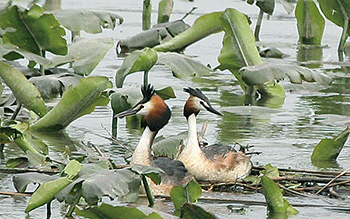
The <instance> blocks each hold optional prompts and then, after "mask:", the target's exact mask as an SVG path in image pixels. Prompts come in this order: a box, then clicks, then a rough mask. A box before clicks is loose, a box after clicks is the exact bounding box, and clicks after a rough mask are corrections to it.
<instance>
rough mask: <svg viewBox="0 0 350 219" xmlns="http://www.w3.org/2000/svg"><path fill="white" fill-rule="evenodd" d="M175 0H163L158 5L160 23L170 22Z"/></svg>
mask: <svg viewBox="0 0 350 219" xmlns="http://www.w3.org/2000/svg"><path fill="white" fill-rule="evenodd" d="M173 7H174V0H162V1H160V2H159V6H158V24H160V23H165V22H168V21H169V19H170V15H171V12H172V11H173Z"/></svg>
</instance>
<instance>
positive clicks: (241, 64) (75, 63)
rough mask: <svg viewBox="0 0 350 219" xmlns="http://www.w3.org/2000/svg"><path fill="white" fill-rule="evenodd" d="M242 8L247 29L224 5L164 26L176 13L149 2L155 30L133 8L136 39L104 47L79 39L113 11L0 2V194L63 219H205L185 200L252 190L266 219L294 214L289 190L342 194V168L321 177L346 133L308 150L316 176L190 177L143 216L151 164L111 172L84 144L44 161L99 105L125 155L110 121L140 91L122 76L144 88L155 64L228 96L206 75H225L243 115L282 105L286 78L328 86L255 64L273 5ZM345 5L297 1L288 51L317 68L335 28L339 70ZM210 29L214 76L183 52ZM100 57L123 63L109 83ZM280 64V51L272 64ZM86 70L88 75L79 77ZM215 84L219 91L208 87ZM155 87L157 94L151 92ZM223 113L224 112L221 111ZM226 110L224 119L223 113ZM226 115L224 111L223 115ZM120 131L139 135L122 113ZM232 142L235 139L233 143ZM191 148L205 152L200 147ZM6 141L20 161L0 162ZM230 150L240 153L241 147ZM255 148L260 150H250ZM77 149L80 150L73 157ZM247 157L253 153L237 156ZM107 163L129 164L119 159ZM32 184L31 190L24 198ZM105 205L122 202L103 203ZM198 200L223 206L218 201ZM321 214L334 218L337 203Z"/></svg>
mask: <svg viewBox="0 0 350 219" xmlns="http://www.w3.org/2000/svg"><path fill="white" fill-rule="evenodd" d="M246 2H247V3H249V4H253V3H255V4H256V6H258V7H259V10H260V13H259V15H258V20H257V23H256V26H255V32H254V33H253V31H252V28H251V19H250V18H249V17H248V16H247V15H245V14H244V13H242V12H241V11H239V10H237V9H235V8H232V7H234V6H232V5H229V6H227V8H226V9H225V10H222V11H216V12H209V13H206V14H203V15H202V14H201V15H200V16H198V18H197V19H196V20H195V21H194V22H193V24H192V25H190V24H188V23H187V22H185V19H186V17H188V16H189V15H191V14H192V13H193V12H194V11H195V10H196V9H195V8H192V10H190V12H188V13H187V14H185V15H184V16H183V17H182V18H181V19H179V20H174V21H172V19H171V14H172V12H173V8H175V7H176V5H175V4H174V1H173V0H161V1H159V5H158V8H157V14H158V18H157V22H158V23H157V24H156V25H154V26H153V27H151V23H152V18H151V15H152V3H153V2H152V1H150V0H144V1H143V2H142V4H143V11H142V28H141V27H140V30H141V29H142V30H144V31H142V32H141V33H139V34H134V33H133V34H130V36H129V37H128V38H126V39H122V40H120V41H119V42H114V39H112V38H100V37H99V38H97V37H90V34H97V33H102V32H104V31H105V29H111V31H113V30H114V29H115V28H117V24H120V25H122V23H123V22H124V19H123V18H122V17H121V16H120V15H118V14H116V13H114V12H109V11H96V10H75V9H74V10H73V9H62V8H61V1H59V0H58V1H55V0H47V1H45V3H44V4H40V2H39V3H38V2H36V1H34V2H32V1H30V2H29V3H28V5H26V6H25V7H24V6H21V5H19V4H16V3H12V2H8V3H7V4H4V5H2V4H0V6H1V8H0V56H1V60H0V77H1V86H0V88H1V92H2V99H1V104H0V107H1V128H0V155H1V159H2V160H4V161H6V167H5V165H4V166H3V164H5V162H2V163H1V164H2V167H1V168H0V172H5V173H14V174H13V178H12V180H13V185H14V187H15V189H16V190H17V192H14V191H12V192H3V191H0V194H4V195H28V194H29V195H30V196H31V197H30V199H29V201H28V204H27V206H26V209H25V212H26V213H29V212H31V211H35V209H37V208H39V207H41V206H43V205H46V206H47V217H50V215H51V206H52V205H53V204H52V203H54V202H53V200H58V201H60V202H65V204H66V206H67V209H66V216H67V217H72V216H74V215H77V216H83V217H86V218H114V217H115V215H120V217H121V218H171V217H175V216H177V217H181V218H215V214H213V213H211V212H209V211H206V210H204V208H202V207H200V206H199V205H198V204H196V203H197V202H198V201H200V200H206V197H202V195H203V194H202V191H203V189H204V190H207V191H228V192H232V191H234V192H237V191H244V192H247V193H256V192H261V193H263V194H264V197H265V200H266V202H264V203H260V204H265V203H266V204H267V208H266V209H267V212H268V216H269V217H276V218H285V217H288V215H295V214H298V210H296V208H297V207H301V206H300V205H299V206H294V207H293V206H292V205H293V203H292V204H290V203H289V202H288V201H287V200H286V199H285V198H284V197H283V195H287V194H288V195H289V194H292V195H296V196H303V197H307V198H310V199H311V198H314V197H315V196H316V197H319V196H317V195H328V196H332V197H336V198H339V197H341V195H339V194H338V193H337V192H336V191H335V188H337V186H343V187H340V188H341V189H342V188H345V189H348V188H349V185H350V184H349V176H350V174H349V173H348V170H349V168H348V169H346V170H344V171H341V172H339V171H328V169H327V168H328V166H327V164H328V163H329V162H335V161H336V159H337V157H338V155H339V154H340V152H341V150H342V149H343V148H344V145H345V143H346V141H347V139H348V135H349V127H346V128H345V130H344V131H342V132H341V133H340V134H338V135H337V136H335V137H334V138H332V139H328V138H325V139H322V140H321V141H320V142H319V143H318V144H317V145H316V146H315V147H314V150H313V153H312V155H310V159H311V162H312V164H313V165H314V166H315V167H318V168H321V170H320V171H315V170H305V169H295V168H294V167H290V168H289V169H286V168H277V167H274V166H273V165H271V164H263V165H261V164H260V165H258V166H255V167H254V168H253V171H252V173H251V175H250V176H248V177H246V178H244V179H239V180H237V181H235V182H214V181H198V182H197V181H195V180H192V181H190V182H189V183H188V184H187V185H185V186H183V187H181V186H176V187H174V188H173V189H172V191H171V193H170V194H169V196H164V197H162V198H165V199H171V200H172V202H173V205H172V206H173V208H172V209H173V210H174V211H173V212H172V211H167V212H162V211H157V210H155V209H153V208H152V207H154V206H155V200H154V197H153V196H152V194H151V193H150V189H149V185H148V182H150V180H152V182H153V183H155V184H159V183H160V182H161V171H162V170H160V169H158V168H156V167H150V166H142V165H133V166H128V165H124V164H123V165H122V164H120V163H118V161H116V160H115V159H113V158H111V157H112V156H110V155H108V156H106V155H105V154H104V153H103V152H102V151H101V149H100V148H99V147H97V146H95V145H94V143H95V142H92V143H90V142H89V143H88V144H85V143H79V147H80V146H81V148H79V149H77V148H74V147H76V145H75V143H71V145H67V144H65V145H62V144H56V143H53V145H55V146H56V147H57V148H60V149H55V150H57V151H59V152H62V154H60V155H59V156H60V158H59V159H58V158H57V156H53V154H54V153H53V150H54V149H53V148H51V147H49V145H52V144H51V143H50V142H51V141H53V138H66V136H65V132H64V130H65V129H66V128H67V127H68V126H69V125H70V124H72V123H73V122H74V121H76V120H78V119H79V118H81V117H82V116H85V115H87V114H90V113H92V112H93V111H94V110H95V109H96V108H98V107H104V106H107V105H108V104H109V103H110V105H111V108H112V110H113V115H110V117H111V119H112V118H113V124H112V134H111V136H110V137H108V138H107V139H108V140H110V141H111V142H112V143H113V144H119V145H122V147H123V148H124V149H125V150H130V148H127V146H125V144H124V143H122V142H121V141H120V140H118V139H117V138H116V136H117V131H116V130H117V122H118V121H117V118H114V115H116V114H118V113H120V112H122V111H124V110H126V109H129V108H131V107H132V106H134V105H135V103H137V102H138V101H139V100H140V98H141V94H140V93H139V86H137V87H135V86H128V85H129V84H128V82H127V80H128V79H129V78H130V77H132V76H131V75H132V74H134V73H137V72H142V73H143V77H142V80H140V81H135V83H134V84H138V85H142V84H144V85H147V84H149V81H150V74H153V72H152V71H153V70H154V69H155V68H157V67H159V66H165V67H166V68H164V69H170V71H171V72H172V75H170V77H174V78H177V79H179V80H187V79H189V78H191V79H192V78H193V81H195V80H196V78H197V79H203V80H209V81H210V80H213V81H214V80H219V81H220V82H219V84H222V85H223V86H226V87H229V89H237V88H233V87H232V86H231V85H232V83H229V82H227V81H223V80H222V79H216V78H214V79H213V78H211V76H212V75H214V74H215V73H216V72H221V71H227V72H230V73H231V74H232V75H233V76H234V80H235V82H234V83H235V85H237V87H239V88H238V89H237V90H239V91H237V92H238V93H240V95H242V99H243V101H242V105H244V106H250V107H251V108H249V110H251V109H256V108H254V107H257V105H258V103H259V102H260V103H261V102H262V101H264V103H269V102H270V103H271V102H274V101H276V99H275V98H276V97H277V98H278V99H279V100H278V101H279V102H282V103H283V102H284V99H285V97H286V93H285V88H284V87H283V85H282V84H281V83H280V82H282V81H284V80H285V79H288V81H289V82H290V83H292V84H301V83H303V82H307V83H310V84H312V85H313V86H316V87H322V88H327V87H328V86H330V84H331V83H332V80H333V79H334V76H333V75H332V74H329V73H328V72H325V71H320V70H319V69H311V68H308V67H305V66H300V65H297V64H295V63H291V62H287V61H284V60H279V61H276V60H274V59H265V58H262V57H261V54H262V53H261V52H260V53H259V48H258V47H257V44H256V42H257V41H259V40H260V37H259V33H260V30H261V26H262V22H261V21H262V19H263V13H267V14H268V15H269V16H273V13H274V9H275V4H276V2H275V0H264V1H252V0H248V1H246ZM282 3H283V6H284V7H285V9H286V10H287V12H288V13H291V12H292V11H293V8H294V5H295V4H294V3H293V1H286V0H283V1H282ZM291 8H292V9H291ZM348 9H350V5H349V4H348V3H346V1H340V0H336V1H321V0H317V1H313V0H299V1H297V3H296V8H295V17H296V20H297V23H296V25H297V29H298V34H299V37H298V39H299V42H298V43H299V45H298V49H299V51H301V50H302V49H305V48H306V49H307V50H308V49H310V48H317V49H321V60H318V61H320V62H322V38H323V34H324V33H325V31H324V28H325V19H324V18H326V19H328V20H329V21H331V22H332V23H334V24H336V25H337V26H340V27H341V28H343V32H342V35H341V37H340V42H339V46H338V56H339V61H341V62H343V61H344V58H343V52H344V46H345V42H346V39H347V38H348V32H349V28H350V27H349V16H350V15H348V11H349V10H348ZM220 33H222V34H223V38H222V41H221V46H222V47H221V48H220V51H218V54H219V55H218V56H217V57H216V58H217V61H218V63H219V65H218V66H216V67H214V68H213V67H211V66H210V65H204V64H202V63H200V62H199V61H198V60H197V59H195V58H194V57H190V56H187V55H186V54H185V53H186V48H187V47H189V46H190V45H192V44H195V43H197V42H198V41H200V40H202V39H204V38H207V37H210V36H211V35H214V34H220ZM276 34H278V33H277V32H276ZM82 35H84V37H82ZM86 36H87V37H86ZM262 41H263V40H262ZM114 46H116V47H115V48H114ZM110 50H116V51H117V55H118V56H119V57H120V58H121V59H123V62H122V64H121V66H118V70H117V71H116V73H115V77H114V79H115V80H114V81H111V80H110V78H108V77H106V76H102V74H101V73H98V72H94V70H95V68H96V66H97V65H98V64H99V63H100V62H101V61H103V60H104V59H105V55H106V54H107V52H109V51H110ZM271 51H276V50H271ZM277 51H278V50H277ZM117 55H116V56H117ZM282 57H283V55H279V58H282ZM304 58H305V57H304ZM310 60H311V61H314V60H312V59H309V58H308V57H307V56H306V58H305V59H303V60H302V61H303V62H306V63H308V62H309V61H310ZM298 61H299V60H298ZM306 66H308V65H306ZM93 72H94V75H93V76H90V74H91V73H93ZM168 72H169V71H168ZM230 80H231V79H230ZM284 83H286V82H284ZM154 84H156V83H154ZM286 84H288V83H286ZM218 86H220V85H216V87H218ZM114 87H115V88H114ZM156 87H159V86H158V85H157V84H156ZM175 89H176V88H174V87H172V84H170V85H169V86H167V87H164V88H162V89H158V90H156V93H157V94H158V95H159V96H161V97H162V98H163V99H164V100H167V99H171V98H176V95H175V92H174V90H175ZM209 90H210V89H209ZM280 100H282V101H280ZM229 104H232V103H229ZM230 106H232V105H229V106H228V107H230ZM226 110H228V111H227V112H229V109H228V108H226ZM225 116H227V114H226V111H225V115H224V119H225ZM229 116H230V115H229ZM226 118H227V117H226ZM135 124H136V125H135ZM127 125H130V126H135V127H139V125H140V120H139V118H136V117H131V118H130V119H129V120H127ZM232 126H233V125H231V126H230V127H232ZM202 131H203V132H202V134H201V138H204V134H205V130H202ZM171 134H172V136H170V137H166V138H164V137H163V138H160V139H158V140H157V142H156V143H155V144H154V147H153V152H154V154H155V155H161V156H168V157H171V158H173V157H175V156H176V154H177V153H178V152H177V151H178V147H179V145H180V144H181V143H182V141H183V138H184V137H183V136H184V135H183V133H171ZM231 140H234V139H232V136H231ZM86 141H87V140H86ZM234 141H235V140H234ZM84 142H85V140H84ZM200 142H201V143H203V144H206V142H205V141H203V140H202V141H200ZM14 145H16V146H17V147H18V148H20V150H22V151H23V153H22V155H20V156H18V157H8V155H7V154H6V153H4V151H5V150H6V149H8V148H10V147H13V146H14ZM240 146H241V148H248V149H249V146H246V147H244V146H242V145H240ZM92 149H93V150H92ZM256 150H257V151H259V148H256ZM57 151H56V152H57ZM76 151H79V153H77V154H75V152H76ZM94 151H96V152H94ZM247 154H259V153H258V152H250V151H248V152H247ZM118 156H119V157H123V158H124V160H125V161H126V162H129V160H128V157H127V154H126V153H125V154H120V155H119V154H118ZM322 168H324V169H322ZM323 170H325V171H323ZM331 170H333V169H331ZM148 179H149V180H148ZM31 184H39V186H38V187H36V188H35V189H34V191H33V190H31V191H32V192H28V191H29V190H30V189H28V188H29V187H32V185H31ZM281 189H282V190H281ZM141 190H142V191H144V192H145V193H146V197H147V201H148V207H146V206H145V205H140V204H135V203H134V202H136V201H137V200H138V199H139V197H140V194H139V192H140V191H141ZM312 193H313V194H312ZM104 197H109V198H110V200H114V199H118V201H121V202H124V203H128V204H124V203H120V202H118V203H112V202H111V201H110V200H106V199H104ZM207 200H209V201H213V202H215V201H222V202H225V201H231V202H232V200H223V199H210V198H208V199H207ZM54 204H57V203H54ZM246 204H248V205H249V204H250V203H249V202H248V203H246ZM135 206H136V207H135ZM314 207H317V205H315V206H314ZM322 207H326V208H332V209H337V210H343V208H339V207H338V206H337V205H327V206H322Z"/></svg>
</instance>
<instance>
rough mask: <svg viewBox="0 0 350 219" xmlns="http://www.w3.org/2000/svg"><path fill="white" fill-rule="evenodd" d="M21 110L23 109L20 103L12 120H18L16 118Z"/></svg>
mask: <svg viewBox="0 0 350 219" xmlns="http://www.w3.org/2000/svg"><path fill="white" fill-rule="evenodd" d="M17 102H18V100H17ZM21 108H22V104H21V103H18V104H17V107H16V110H15V111H14V112H13V114H12V116H11V119H10V120H15V119H16V117H17V115H18V113H19V111H20V110H21Z"/></svg>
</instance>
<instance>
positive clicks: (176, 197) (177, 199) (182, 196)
mask: <svg viewBox="0 0 350 219" xmlns="http://www.w3.org/2000/svg"><path fill="white" fill-rule="evenodd" d="M170 196H171V200H172V201H173V203H174V206H175V211H179V210H180V209H181V207H182V206H183V205H184V204H185V203H186V201H187V199H186V192H185V188H184V187H181V186H175V187H174V188H173V189H172V190H171V192H170Z"/></svg>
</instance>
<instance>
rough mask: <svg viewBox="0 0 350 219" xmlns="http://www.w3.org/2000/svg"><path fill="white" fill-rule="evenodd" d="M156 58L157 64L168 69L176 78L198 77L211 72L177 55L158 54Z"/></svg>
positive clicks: (195, 62)
mask: <svg viewBox="0 0 350 219" xmlns="http://www.w3.org/2000/svg"><path fill="white" fill-rule="evenodd" d="M158 57H159V58H158V64H162V65H165V66H167V67H168V68H170V69H171V71H172V72H173V74H174V76H175V77H177V78H185V77H200V76H203V75H207V74H209V73H210V72H211V71H212V70H211V69H210V68H208V67H206V66H205V65H203V64H201V63H200V62H198V61H195V60H193V59H191V58H190V57H187V56H185V55H182V54H179V53H175V52H167V53H162V52H159V53H158Z"/></svg>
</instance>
